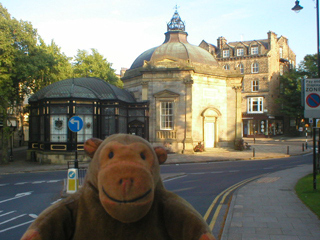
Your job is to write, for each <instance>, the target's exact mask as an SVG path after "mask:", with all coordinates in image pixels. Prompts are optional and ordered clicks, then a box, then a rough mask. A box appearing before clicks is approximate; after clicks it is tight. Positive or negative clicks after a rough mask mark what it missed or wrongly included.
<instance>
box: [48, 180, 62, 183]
mask: <svg viewBox="0 0 320 240" xmlns="http://www.w3.org/2000/svg"><path fill="white" fill-rule="evenodd" d="M60 181H62V180H50V181H47V183H56V182H60Z"/></svg>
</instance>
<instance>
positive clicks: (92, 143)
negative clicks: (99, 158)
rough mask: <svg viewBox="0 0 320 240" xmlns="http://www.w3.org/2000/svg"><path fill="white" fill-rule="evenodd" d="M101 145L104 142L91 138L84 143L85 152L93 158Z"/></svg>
mask: <svg viewBox="0 0 320 240" xmlns="http://www.w3.org/2000/svg"><path fill="white" fill-rule="evenodd" d="M101 143H102V140H101V139H99V138H90V139H88V140H87V141H86V142H85V143H84V151H85V152H86V154H87V155H88V156H89V157H91V158H93V155H94V153H95V152H96V151H97V149H98V147H99V146H100V144H101Z"/></svg>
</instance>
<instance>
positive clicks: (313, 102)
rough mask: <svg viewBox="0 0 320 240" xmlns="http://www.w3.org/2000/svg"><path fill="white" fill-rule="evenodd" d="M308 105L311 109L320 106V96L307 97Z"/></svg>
mask: <svg viewBox="0 0 320 240" xmlns="http://www.w3.org/2000/svg"><path fill="white" fill-rule="evenodd" d="M306 103H307V104H308V106H309V107H311V108H316V107H318V106H319V105H320V96H319V95H318V94H316V93H311V94H309V95H308V96H307V99H306Z"/></svg>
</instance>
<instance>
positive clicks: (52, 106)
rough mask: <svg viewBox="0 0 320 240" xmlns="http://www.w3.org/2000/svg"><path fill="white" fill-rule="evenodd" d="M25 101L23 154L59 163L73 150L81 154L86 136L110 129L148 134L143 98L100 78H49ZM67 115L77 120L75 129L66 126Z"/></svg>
mask: <svg viewBox="0 0 320 240" xmlns="http://www.w3.org/2000/svg"><path fill="white" fill-rule="evenodd" d="M29 104H30V117H29V125H30V134H29V135H30V139H29V146H28V156H27V158H28V160H33V161H38V162H42V163H43V162H46V163H65V162H66V161H67V160H74V159H75V155H77V156H78V160H83V159H84V158H85V157H86V156H85V154H84V152H83V151H82V150H83V144H84V142H85V141H86V140H87V139H89V138H92V137H95V138H100V139H104V138H106V137H108V136H110V135H112V134H115V133H130V134H135V135H139V136H141V137H143V138H145V139H148V136H149V135H148V103H147V102H145V101H140V102H137V101H136V100H135V99H134V97H133V96H132V95H131V94H130V93H129V92H128V91H126V90H124V89H120V88H118V87H116V86H114V85H111V84H109V83H107V82H106V81H104V80H102V79H98V78H92V77H87V78H75V79H66V80H62V81H59V82H55V83H53V84H51V85H48V86H46V87H45V88H42V89H41V90H39V91H38V92H36V93H35V94H33V95H32V96H31V97H30V99H29ZM73 116H78V117H80V118H81V119H82V121H83V128H81V129H79V131H77V132H74V131H72V130H71V129H70V126H69V121H70V119H71V118H72V117H73ZM78 124H79V123H78ZM76 151H80V152H79V154H75V153H76Z"/></svg>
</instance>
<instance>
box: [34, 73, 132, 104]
mask: <svg viewBox="0 0 320 240" xmlns="http://www.w3.org/2000/svg"><path fill="white" fill-rule="evenodd" d="M66 98H75V99H93V100H121V101H125V102H136V101H135V99H134V97H133V96H132V95H131V94H130V93H129V92H128V91H126V90H124V89H120V88H118V87H116V86H114V85H112V84H110V83H107V82H106V81H104V80H102V79H99V78H93V77H86V78H73V79H66V80H62V81H59V82H55V83H52V84H50V85H48V86H46V87H44V88H42V89H41V90H39V91H38V92H36V93H35V94H33V95H32V96H31V97H30V99H29V102H36V101H39V100H43V99H48V100H49V99H66Z"/></svg>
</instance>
